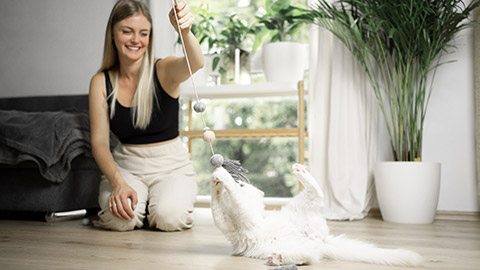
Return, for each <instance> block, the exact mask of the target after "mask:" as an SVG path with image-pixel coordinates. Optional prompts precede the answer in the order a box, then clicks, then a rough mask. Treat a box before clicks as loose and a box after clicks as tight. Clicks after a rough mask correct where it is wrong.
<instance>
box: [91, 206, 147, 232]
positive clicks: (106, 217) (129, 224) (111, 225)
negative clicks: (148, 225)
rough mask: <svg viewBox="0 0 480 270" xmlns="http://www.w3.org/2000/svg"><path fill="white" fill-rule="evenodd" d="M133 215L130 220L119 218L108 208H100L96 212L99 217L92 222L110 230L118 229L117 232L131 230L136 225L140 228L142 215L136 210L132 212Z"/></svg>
mask: <svg viewBox="0 0 480 270" xmlns="http://www.w3.org/2000/svg"><path fill="white" fill-rule="evenodd" d="M134 213H135V216H134V217H133V218H132V219H131V220H127V219H121V218H118V217H116V216H114V215H113V214H112V213H111V212H110V211H109V210H108V209H104V210H101V211H100V212H99V213H98V217H99V218H100V219H99V220H98V221H95V222H94V225H95V226H96V227H100V228H104V229H108V230H112V231H119V232H126V231H132V230H134V229H135V228H136V227H137V228H141V227H142V226H143V219H144V215H142V214H141V213H138V212H137V211H135V212H134Z"/></svg>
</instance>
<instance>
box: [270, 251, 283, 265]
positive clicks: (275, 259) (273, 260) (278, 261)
mask: <svg viewBox="0 0 480 270" xmlns="http://www.w3.org/2000/svg"><path fill="white" fill-rule="evenodd" d="M267 264H268V265H270V266H278V265H283V259H282V254H277V253H272V254H271V255H270V256H268V258H267Z"/></svg>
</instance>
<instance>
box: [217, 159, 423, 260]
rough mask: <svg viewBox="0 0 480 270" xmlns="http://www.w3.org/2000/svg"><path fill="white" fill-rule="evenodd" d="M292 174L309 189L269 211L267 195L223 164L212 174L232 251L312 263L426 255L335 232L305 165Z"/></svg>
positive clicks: (222, 226)
mask: <svg viewBox="0 0 480 270" xmlns="http://www.w3.org/2000/svg"><path fill="white" fill-rule="evenodd" d="M293 173H294V174H295V175H296V177H297V179H298V180H299V181H300V182H301V183H302V185H303V187H304V189H303V190H302V191H301V192H300V193H299V194H298V195H296V196H295V197H293V198H292V199H291V200H290V202H289V203H288V204H286V205H285V206H284V207H283V208H282V210H280V211H273V212H272V213H270V214H266V213H264V203H263V195H264V193H263V192H262V191H261V190H259V189H257V188H256V187H254V186H252V185H251V184H248V183H244V182H236V181H235V180H234V179H233V178H232V176H231V175H230V174H229V173H228V172H227V171H226V170H225V169H224V168H222V167H220V168H217V169H215V171H214V173H213V177H212V183H211V190H212V214H213V218H214V220H215V224H216V226H217V227H218V229H220V231H222V232H223V234H224V235H225V236H226V238H227V239H228V240H229V241H230V243H231V244H232V245H233V254H234V255H238V256H245V257H251V258H257V259H264V260H267V264H269V265H288V264H296V265H302V264H312V263H316V262H319V261H321V260H322V259H334V260H345V261H358V262H367V263H376V264H384V265H398V266H417V265H419V264H420V261H421V257H420V255H418V254H417V253H415V252H412V251H409V250H404V249H394V250H393V249H383V248H378V247H376V246H375V245H373V244H370V243H365V242H361V241H358V240H352V239H349V238H347V237H345V236H342V235H341V236H332V235H330V233H329V229H328V226H327V223H326V221H325V218H324V217H323V216H322V215H321V213H320V211H319V209H321V207H322V206H323V193H322V191H321V189H320V187H319V186H318V184H317V182H316V181H315V179H314V178H313V177H312V176H311V175H310V174H309V173H308V172H307V171H306V170H305V167H304V166H303V165H300V164H295V165H293Z"/></svg>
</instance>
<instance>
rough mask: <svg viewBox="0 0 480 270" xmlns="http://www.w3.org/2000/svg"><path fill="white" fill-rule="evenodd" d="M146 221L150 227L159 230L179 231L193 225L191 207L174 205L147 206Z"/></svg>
mask: <svg viewBox="0 0 480 270" xmlns="http://www.w3.org/2000/svg"><path fill="white" fill-rule="evenodd" d="M148 210H149V216H148V221H149V224H150V227H154V228H156V229H158V230H161V231H181V230H186V229H190V228H191V227H192V226H193V208H192V209H187V208H181V207H175V206H171V207H169V206H161V207H160V206H157V207H155V206H152V207H149V209H148Z"/></svg>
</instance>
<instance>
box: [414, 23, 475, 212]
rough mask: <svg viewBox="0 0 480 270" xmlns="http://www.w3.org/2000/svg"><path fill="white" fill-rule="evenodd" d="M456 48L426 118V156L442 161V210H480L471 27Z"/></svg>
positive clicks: (436, 83) (447, 58)
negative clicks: (476, 167) (476, 165)
mask: <svg viewBox="0 0 480 270" xmlns="http://www.w3.org/2000/svg"><path fill="white" fill-rule="evenodd" d="M456 46H457V49H456V51H455V52H454V53H453V54H449V55H446V56H445V57H444V58H443V60H444V61H450V60H456V61H455V62H453V63H449V64H446V65H444V66H441V67H440V68H439V69H438V72H437V75H436V77H435V81H434V84H433V92H432V97H431V100H430V107H429V109H428V112H427V116H426V120H425V127H424V130H425V134H424V148H423V149H424V160H425V161H437V162H441V164H442V182H441V188H440V199H439V204H438V209H439V210H447V211H475V212H478V211H480V208H479V201H478V196H477V181H476V169H475V137H474V134H475V132H474V115H475V114H474V85H473V83H474V73H473V72H474V69H473V67H474V62H473V60H474V59H473V48H474V46H473V33H472V29H468V30H465V31H463V32H461V33H459V35H458V36H457V38H456Z"/></svg>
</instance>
